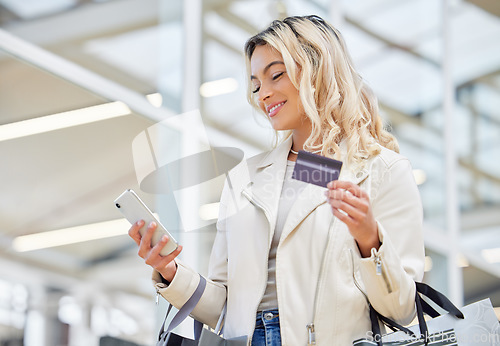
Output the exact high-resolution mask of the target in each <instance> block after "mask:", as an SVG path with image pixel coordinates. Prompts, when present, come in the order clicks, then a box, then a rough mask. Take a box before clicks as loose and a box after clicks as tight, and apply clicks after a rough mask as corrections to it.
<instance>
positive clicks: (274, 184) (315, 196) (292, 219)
mask: <svg viewBox="0 0 500 346" xmlns="http://www.w3.org/2000/svg"><path fill="white" fill-rule="evenodd" d="M291 147H292V136H290V137H288V138H287V139H286V140H284V141H283V142H282V143H281V144H279V145H278V146H277V147H276V148H275V149H274V150H271V151H270V152H269V153H267V155H265V156H264V157H263V158H262V159H261V160H260V161H259V162H258V163H257V165H256V172H255V174H254V175H253V177H252V178H251V181H250V183H249V184H248V186H249V187H250V189H251V199H252V201H253V202H254V203H257V204H258V205H259V206H260V207H261V208H262V209H264V212H265V213H266V217H267V218H268V220H269V223H270V227H271V230H270V234H269V241H271V240H272V236H273V234H274V228H275V225H276V218H277V211H278V203H279V199H280V196H281V190H282V187H283V179H284V175H285V170H286V162H287V158H288V153H289V152H290V148H291ZM340 149H341V151H342V152H343V153H346V152H347V146H346V143H345V142H344V141H343V142H342V143H341V144H340ZM343 156H344V155H343ZM368 175H369V172H368V170H367V169H366V168H364V169H361V170H359V169H356V168H355V167H353V166H352V165H348V164H346V163H344V164H343V166H342V170H341V173H340V177H339V180H344V181H350V182H352V183H354V184H361V183H362V182H363V181H364V180H365V179H366V178H367V177H368ZM324 191H326V188H323V187H320V186H317V185H313V184H308V185H307V186H306V187H305V188H304V190H303V191H302V192H301V193H300V195H299V196H298V197H297V200H296V201H295V203H294V204H293V206H292V208H291V209H290V213H289V217H288V219H287V221H286V223H285V226H284V229H283V234H282V239H284V237H286V236H287V235H288V234H290V233H291V232H292V231H293V229H295V227H296V226H297V225H298V224H299V223H300V222H302V220H303V219H304V218H305V217H307V215H309V214H310V213H311V212H312V211H313V210H314V209H316V208H317V207H318V206H320V205H322V204H324V203H326V197H325V195H324Z"/></svg>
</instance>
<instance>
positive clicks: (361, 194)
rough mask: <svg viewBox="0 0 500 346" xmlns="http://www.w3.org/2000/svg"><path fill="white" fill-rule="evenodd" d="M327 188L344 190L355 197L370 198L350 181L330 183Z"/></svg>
mask: <svg viewBox="0 0 500 346" xmlns="http://www.w3.org/2000/svg"><path fill="white" fill-rule="evenodd" d="M327 187H328V188H329V189H332V190H336V189H344V190H347V191H349V192H350V193H352V194H353V195H355V196H356V197H368V194H367V193H366V192H365V191H364V190H363V189H362V188H360V187H359V186H358V185H356V184H354V183H352V182H350V181H342V180H334V181H331V182H329V183H328V185H327Z"/></svg>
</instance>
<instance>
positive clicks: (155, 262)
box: [128, 220, 182, 282]
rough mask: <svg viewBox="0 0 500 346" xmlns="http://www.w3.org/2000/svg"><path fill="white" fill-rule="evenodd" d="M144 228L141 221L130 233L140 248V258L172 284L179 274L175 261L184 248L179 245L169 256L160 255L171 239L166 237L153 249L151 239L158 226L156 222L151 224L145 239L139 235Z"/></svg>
mask: <svg viewBox="0 0 500 346" xmlns="http://www.w3.org/2000/svg"><path fill="white" fill-rule="evenodd" d="M142 227H144V221H143V220H140V221H137V222H136V223H134V224H133V225H132V227H130V229H129V231H128V235H129V236H130V237H131V238H132V239H133V240H134V241H135V242H136V244H137V245H138V246H139V251H138V254H139V256H140V257H141V258H143V259H144V262H146V264H147V265H149V266H151V267H152V268H153V269H155V270H156V271H158V272H159V273H160V274H161V276H163V278H164V279H165V280H167V281H168V282H172V280H173V279H174V276H175V273H176V272H177V264H176V263H175V261H174V259H175V257H177V255H179V253H180V252H181V251H182V246H181V245H179V246H178V247H177V249H176V250H175V251H174V252H172V253H170V254H169V255H168V256H162V255H160V251H161V249H163V247H164V246H165V245H166V244H167V243H168V242H169V240H170V239H169V238H168V236H166V235H164V236H163V237H162V238H161V240H160V242H158V244H156V245H155V246H153V247H151V238H152V237H153V233H154V232H155V230H156V227H157V225H156V223H154V222H152V223H151V224H149V225H148V226H147V229H146V233H144V236H143V237H141V234H140V233H139V230H140V229H141V228H142Z"/></svg>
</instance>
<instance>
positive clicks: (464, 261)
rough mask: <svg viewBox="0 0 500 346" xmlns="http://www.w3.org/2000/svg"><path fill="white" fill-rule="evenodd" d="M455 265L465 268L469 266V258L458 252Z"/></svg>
mask: <svg viewBox="0 0 500 346" xmlns="http://www.w3.org/2000/svg"><path fill="white" fill-rule="evenodd" d="M457 265H458V266H459V267H460V268H467V267H468V266H469V260H468V259H467V257H465V256H464V255H463V254H459V255H458V258H457Z"/></svg>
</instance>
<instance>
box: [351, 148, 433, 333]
mask: <svg viewBox="0 0 500 346" xmlns="http://www.w3.org/2000/svg"><path fill="white" fill-rule="evenodd" d="M375 184H377V183H376V182H374V183H373V185H372V186H371V191H370V196H371V205H372V210H373V213H374V217H375V219H376V221H377V224H378V232H379V239H380V242H381V246H380V248H379V249H378V250H376V249H372V252H371V256H370V257H369V258H361V256H360V255H359V253H358V260H359V270H360V274H361V279H362V281H363V284H364V287H365V289H366V294H367V295H368V299H369V301H370V303H371V304H372V306H373V307H374V308H375V310H377V311H378V312H379V313H380V314H382V315H384V316H386V317H388V318H391V319H393V320H395V321H397V322H399V323H401V324H408V323H409V322H411V320H412V319H413V318H414V316H415V290H416V288H415V283H414V282H415V281H420V280H422V277H423V274H424V256H425V254H424V241H423V230H422V222H423V211H422V204H421V200H420V195H419V192H418V188H417V185H416V183H415V180H414V178H413V174H412V169H411V165H410V163H409V161H408V160H407V159H405V158H399V159H397V160H396V161H394V162H392V163H391V164H389V165H388V166H387V167H386V169H385V170H384V173H383V174H382V176H381V178H380V179H379V183H378V184H377V185H375Z"/></svg>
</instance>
